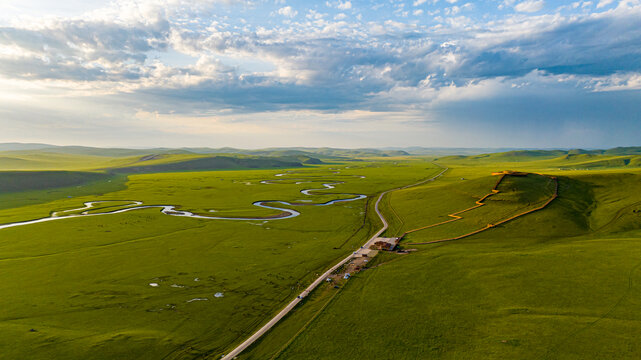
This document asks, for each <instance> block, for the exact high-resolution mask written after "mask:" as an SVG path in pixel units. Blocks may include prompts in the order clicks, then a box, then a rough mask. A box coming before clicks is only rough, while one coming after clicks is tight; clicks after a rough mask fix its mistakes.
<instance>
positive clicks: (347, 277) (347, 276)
mask: <svg viewBox="0 0 641 360" xmlns="http://www.w3.org/2000/svg"><path fill="white" fill-rule="evenodd" d="M350 277H351V275H350V274H349V273H346V274H345V276H343V279H345V280H347V279H349V278H350Z"/></svg>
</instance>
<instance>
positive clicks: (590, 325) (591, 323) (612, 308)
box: [544, 262, 641, 359]
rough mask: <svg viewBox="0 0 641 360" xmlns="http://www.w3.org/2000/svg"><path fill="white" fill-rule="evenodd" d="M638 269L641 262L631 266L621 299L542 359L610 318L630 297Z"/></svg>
mask: <svg viewBox="0 0 641 360" xmlns="http://www.w3.org/2000/svg"><path fill="white" fill-rule="evenodd" d="M640 268H641V262H639V263H637V264H636V265H635V266H633V267H632V269H630V272H629V273H628V287H627V288H626V289H625V291H624V292H623V295H621V297H620V298H619V300H617V302H615V303H614V304H613V305H612V306H611V307H610V309H608V311H607V312H606V313H605V314H603V315H601V316H599V318H597V319H596V320H594V321H592V322H590V323H588V324H586V325H585V326H583V327H582V328H580V329H578V330H576V331H574V332H572V333H570V334H568V335H567V336H566V337H564V338H563V339H562V340H561V341H559V342H558V343H557V344H556V345H554V346H552V347H551V348H550V349H549V350H548V351H547V352H546V353H545V356H544V358H545V359H549V358H550V356H551V355H552V354H553V353H556V352H557V351H558V350H559V348H560V347H561V345H563V344H565V342H566V341H567V340H568V339H570V338H573V337H576V336H577V335H579V334H580V333H582V332H584V331H585V330H588V329H590V328H591V327H593V326H595V325H596V324H597V323H599V322H600V321H601V320H603V319H605V318H607V317H609V316H610V314H612V313H613V312H614V310H616V308H617V307H619V305H621V304H622V303H623V300H625V298H626V297H628V295H630V292H631V291H632V287H633V286H634V282H633V281H632V275H634V273H635V272H636V271H637V270H639V269H640Z"/></svg>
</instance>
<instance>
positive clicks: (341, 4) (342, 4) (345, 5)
mask: <svg viewBox="0 0 641 360" xmlns="http://www.w3.org/2000/svg"><path fill="white" fill-rule="evenodd" d="M336 8H337V9H341V10H349V9H351V8H352V2H351V1H345V2H339V4H338V5H337V6H336Z"/></svg>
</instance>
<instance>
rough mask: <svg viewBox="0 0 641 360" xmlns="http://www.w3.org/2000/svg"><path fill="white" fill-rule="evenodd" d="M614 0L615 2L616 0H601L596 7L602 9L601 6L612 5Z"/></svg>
mask: <svg viewBox="0 0 641 360" xmlns="http://www.w3.org/2000/svg"><path fill="white" fill-rule="evenodd" d="M613 2H614V0H600V1H599V3H598V4H597V6H596V8H597V9H600V8H603V7H606V6H608V5H610V4H612V3H613Z"/></svg>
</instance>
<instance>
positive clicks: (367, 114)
mask: <svg viewBox="0 0 641 360" xmlns="http://www.w3.org/2000/svg"><path fill="white" fill-rule="evenodd" d="M0 129H1V131H0V142H44V143H50V144H59V145H71V144H73V145H88V146H119V147H153V146H169V147H181V146H208V147H222V146H232V147H240V148H261V147H276V146H331V147H346V148H356V147H392V146H394V147H404V146H424V147H520V148H553V147H557V148H579V147H580V148H608V147H615V146H633V145H641V141H640V138H641V137H640V136H639V135H641V0H621V1H618V0H596V1H551V0H481V1H473V2H466V1H463V0H370V1H360V0H351V1H343V0H335V1H334V0H328V1H303V0H296V1H295V0H200V1H184V0H156V1H151V0H118V1H113V2H109V1H95V0H83V1H80V0H59V1H50V0H20V1H14V0H0Z"/></svg>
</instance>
